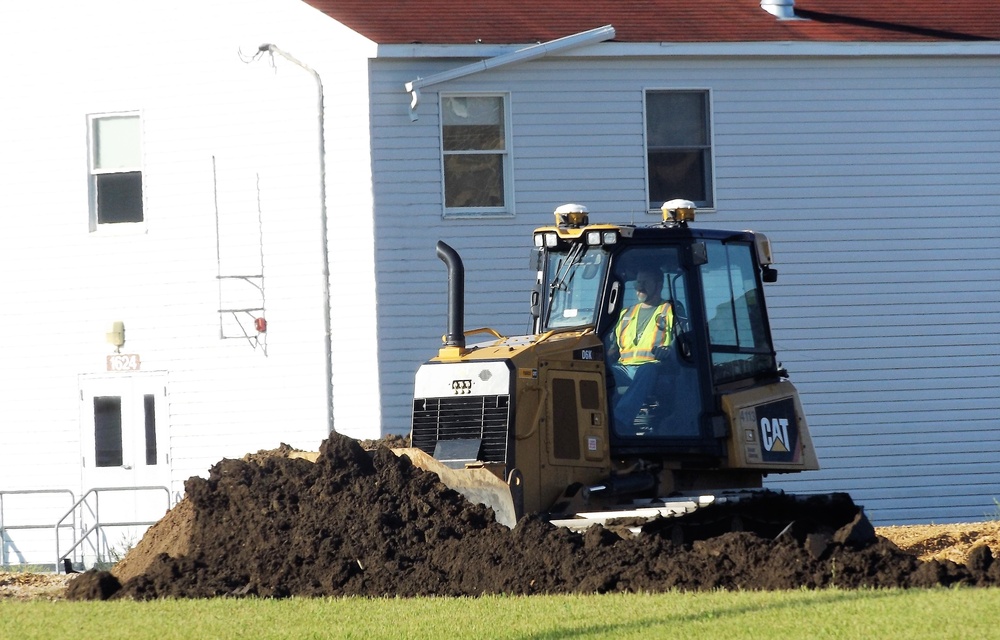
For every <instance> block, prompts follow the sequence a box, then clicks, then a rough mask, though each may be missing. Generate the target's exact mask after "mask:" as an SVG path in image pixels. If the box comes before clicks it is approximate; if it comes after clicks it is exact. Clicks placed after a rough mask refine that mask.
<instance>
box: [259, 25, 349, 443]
mask: <svg viewBox="0 0 1000 640" xmlns="http://www.w3.org/2000/svg"><path fill="white" fill-rule="evenodd" d="M258 50H259V51H260V52H261V53H263V52H265V51H266V52H268V53H270V54H271V58H272V60H273V59H274V55H275V54H277V55H279V56H281V57H282V58H284V59H285V60H288V61H289V62H291V63H292V64H294V65H296V66H298V67H301V68H302V69H304V70H306V71H308V72H309V73H310V74H312V77H313V78H315V79H316V89H317V92H318V94H319V98H318V99H319V206H320V214H319V226H320V240H321V242H320V244H321V245H322V254H321V255H322V258H321V260H322V263H323V264H322V270H323V367H324V374H325V379H326V427H327V433H334V431H335V429H334V424H333V344H332V342H331V337H330V334H331V333H332V331H331V319H330V249H329V246H328V244H327V243H328V238H327V211H326V124H325V117H324V116H325V114H326V111H325V108H324V105H323V80H322V78H320V77H319V73H317V72H316V70H315V69H313V68H311V67H310V66H308V65H306V64H304V63H302V62H300V61H299V60H297V59H295V58H294V57H293V56H292V55H290V54H289V53H287V52H285V51H282V50H281V49H279V48H278V47H276V46H275V45H273V44H266V43H265V44H262V45H260V47H259V49H258Z"/></svg>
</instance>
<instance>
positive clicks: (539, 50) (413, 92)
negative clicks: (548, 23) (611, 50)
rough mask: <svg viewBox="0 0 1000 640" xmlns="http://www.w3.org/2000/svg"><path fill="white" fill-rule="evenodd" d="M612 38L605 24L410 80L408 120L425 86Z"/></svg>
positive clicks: (415, 111) (407, 88)
mask: <svg viewBox="0 0 1000 640" xmlns="http://www.w3.org/2000/svg"><path fill="white" fill-rule="evenodd" d="M614 37H615V28H614V27H612V26H611V25H606V26H603V27H598V28H596V29H591V30H589V31H581V32H580V33H575V34H573V35H571V36H565V37H563V38H558V39H556V40H550V41H548V42H540V43H538V44H533V45H531V46H530V47H525V48H524V49H518V50H517V51H512V52H510V53H505V54H503V55H500V56H496V57H494V58H487V59H486V60H480V61H479V62H473V63H472V64H467V65H465V66H464V67H458V68H456V69H451V70H450V71H442V72H441V73H435V74H434V75H431V76H427V77H426V78H417V79H416V80H411V81H410V82H407V83H406V85H404V86H405V87H406V91H407V92H408V93H409V94H410V120H411V121H413V120H416V119H417V104H418V103H419V102H420V89H422V88H423V87H427V86H430V85H432V84H439V83H441V82H447V81H448V80H455V79H456V78H462V77H465V76H468V75H472V74H474V73H479V72H480V71H486V70H487V69H496V68H497V67H502V66H504V65H508V64H513V63H515V62H524V61H526V60H533V59H535V58H541V57H542V56H546V55H548V54H550V53H555V52H557V51H567V50H569V49H574V48H576V47H581V46H583V45H586V44H591V43H594V42H603V41H605V40H611V39H613V38H614Z"/></svg>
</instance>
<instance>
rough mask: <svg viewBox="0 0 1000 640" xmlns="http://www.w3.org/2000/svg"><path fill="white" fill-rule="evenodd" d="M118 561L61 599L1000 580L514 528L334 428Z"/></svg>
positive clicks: (196, 489)
mask: <svg viewBox="0 0 1000 640" xmlns="http://www.w3.org/2000/svg"><path fill="white" fill-rule="evenodd" d="M185 489H186V494H187V495H186V498H185V499H184V501H182V502H181V503H180V504H179V505H178V506H177V507H175V508H174V509H173V510H172V511H171V512H170V513H168V514H167V516H166V517H165V518H164V519H163V520H161V522H159V523H158V524H157V525H156V526H155V527H153V528H152V529H151V530H150V532H149V533H148V534H147V535H146V537H144V538H143V540H142V542H141V543H140V544H139V545H138V546H137V547H136V548H135V549H133V550H132V551H131V552H130V553H129V554H128V555H127V556H126V558H125V560H124V561H123V563H121V564H120V565H119V566H118V567H117V568H116V569H115V575H112V574H109V573H107V572H94V571H91V572H87V573H84V574H81V575H80V576H78V577H76V578H74V579H73V580H72V581H71V582H70V584H69V587H68V589H67V597H68V598H70V599H105V598H134V599H149V598H161V597H182V598H205V597H216V596H259V597H287V596H342V595H362V596H397V595H398V596H420V595H439V596H476V595H482V594H492V593H506V594H542V593H601V592H612V591H664V590H669V589H682V590H704V589H720V588H721V589H795V588H800V587H806V588H820V587H830V586H837V587H841V588H858V587H929V586H934V585H950V584H955V583H961V584H970V585H997V584H1000V563H995V562H993V556H992V554H991V552H990V550H989V548H988V547H980V548H979V549H981V551H977V552H976V553H974V554H973V556H971V557H970V558H969V561H968V564H967V565H959V564H956V563H953V562H950V561H930V562H922V561H920V560H918V559H917V558H916V556H914V555H912V554H907V553H904V552H902V551H900V549H899V548H898V547H896V546H895V545H894V544H893V543H891V542H889V541H888V540H886V539H884V538H879V537H877V536H875V534H874V531H873V530H872V529H871V526H870V524H868V522H867V520H866V519H864V518H861V519H860V520H858V521H855V522H853V523H852V524H850V525H847V526H846V527H844V528H843V529H841V530H839V531H836V532H832V531H821V530H815V529H808V528H803V527H801V526H798V525H797V526H793V527H789V528H788V529H787V530H785V531H783V532H782V533H781V534H779V535H777V536H776V537H774V538H764V537H760V536H757V535H755V534H751V533H727V534H724V535H721V536H718V537H714V538H711V539H709V540H704V541H700V542H694V543H693V544H683V543H678V542H676V541H675V540H676V535H673V536H671V535H670V531H671V529H670V528H669V527H664V526H662V523H660V524H659V525H657V523H653V524H652V525H651V526H650V527H649V531H648V532H647V534H646V535H642V536H639V537H635V538H631V537H620V536H619V535H617V534H616V533H614V532H612V531H610V530H609V529H605V528H603V527H592V528H591V529H589V530H588V531H587V532H586V533H583V534H579V533H574V532H571V531H569V530H567V529H561V528H556V527H553V526H551V525H550V524H548V523H547V522H544V521H542V520H540V519H538V518H535V517H526V518H523V519H522V520H521V522H519V523H518V525H517V526H516V527H515V528H514V529H513V530H510V529H507V528H506V527H504V526H502V525H500V524H497V523H496V522H495V521H494V519H493V512H492V511H491V510H490V509H487V508H485V507H482V506H480V505H473V504H470V503H469V502H467V501H466V500H465V499H464V498H462V497H461V496H460V495H459V494H458V493H456V492H454V491H452V490H450V489H448V488H446V487H445V486H444V485H443V484H441V483H440V482H439V481H438V480H437V476H435V475H433V474H429V473H426V472H424V471H422V470H420V469H418V468H416V467H414V466H413V465H412V464H411V463H410V461H409V460H408V459H407V458H405V457H404V458H399V457H397V456H396V455H394V454H393V453H392V452H391V451H390V450H389V449H387V448H378V449H376V450H375V451H374V452H366V451H365V450H363V449H362V447H361V446H360V445H359V443H358V442H356V441H354V440H351V439H349V438H346V437H343V436H338V435H334V436H332V437H330V438H329V439H328V440H327V441H325V442H324V443H323V446H322V447H321V448H320V452H319V456H318V458H317V459H316V461H315V463H313V462H310V461H308V460H305V459H300V458H295V457H285V456H282V455H279V456H262V457H257V458H254V459H244V460H223V461H221V462H219V463H218V464H216V465H215V466H214V467H213V468H212V469H211V471H210V475H209V478H208V479H207V480H206V479H203V478H197V477H195V478H191V479H190V480H188V482H187V483H186V486H185Z"/></svg>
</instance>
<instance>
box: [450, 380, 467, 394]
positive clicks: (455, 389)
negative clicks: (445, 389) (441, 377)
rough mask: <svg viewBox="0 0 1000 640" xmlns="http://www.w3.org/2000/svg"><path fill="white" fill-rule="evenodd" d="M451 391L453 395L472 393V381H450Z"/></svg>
mask: <svg viewBox="0 0 1000 640" xmlns="http://www.w3.org/2000/svg"><path fill="white" fill-rule="evenodd" d="M451 390H452V393H454V394H455V395H464V394H469V393H472V380H452V381H451Z"/></svg>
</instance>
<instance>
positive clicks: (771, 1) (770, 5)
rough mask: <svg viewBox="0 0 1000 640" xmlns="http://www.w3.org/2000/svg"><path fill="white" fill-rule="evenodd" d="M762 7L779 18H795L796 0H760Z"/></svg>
mask: <svg viewBox="0 0 1000 640" xmlns="http://www.w3.org/2000/svg"><path fill="white" fill-rule="evenodd" d="M760 8H761V9H763V10H764V11H767V12H768V13H770V14H771V15H772V16H774V17H776V18H778V19H779V20H794V19H795V0H760Z"/></svg>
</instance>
